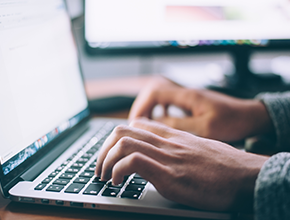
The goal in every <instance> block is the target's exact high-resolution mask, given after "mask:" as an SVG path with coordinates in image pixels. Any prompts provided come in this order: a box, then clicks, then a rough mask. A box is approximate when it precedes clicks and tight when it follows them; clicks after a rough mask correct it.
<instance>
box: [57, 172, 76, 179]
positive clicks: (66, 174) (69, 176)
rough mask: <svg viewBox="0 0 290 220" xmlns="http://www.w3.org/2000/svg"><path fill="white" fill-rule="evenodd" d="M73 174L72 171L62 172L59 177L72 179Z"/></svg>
mask: <svg viewBox="0 0 290 220" xmlns="http://www.w3.org/2000/svg"><path fill="white" fill-rule="evenodd" d="M74 176H75V174H73V173H63V174H61V175H60V178H62V179H72V178H73V177H74Z"/></svg>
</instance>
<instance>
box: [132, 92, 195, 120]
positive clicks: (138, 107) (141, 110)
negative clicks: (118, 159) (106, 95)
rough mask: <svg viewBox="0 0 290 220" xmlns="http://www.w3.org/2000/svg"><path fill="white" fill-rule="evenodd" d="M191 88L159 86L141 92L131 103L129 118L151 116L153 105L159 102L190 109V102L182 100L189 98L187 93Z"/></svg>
mask: <svg viewBox="0 0 290 220" xmlns="http://www.w3.org/2000/svg"><path fill="white" fill-rule="evenodd" d="M193 92H194V91H193V90H187V89H185V88H181V87H173V88H160V89H155V90H153V91H150V92H147V91H145V92H144V93H141V94H140V95H139V96H138V97H137V99H136V101H135V102H134V103H133V105H132V108H131V110H130V114H129V120H133V119H135V118H138V117H147V118H151V113H152V110H153V108H154V106H155V105H157V104H161V105H164V106H167V105H171V104H172V105H176V106H178V107H180V108H182V109H185V110H187V111H189V110H190V109H191V105H190V102H186V101H184V100H185V99H189V97H188V95H190V93H193Z"/></svg>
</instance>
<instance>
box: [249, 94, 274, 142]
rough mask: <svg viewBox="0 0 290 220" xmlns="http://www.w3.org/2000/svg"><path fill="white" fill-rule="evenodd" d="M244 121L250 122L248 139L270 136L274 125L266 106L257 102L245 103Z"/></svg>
mask: <svg viewBox="0 0 290 220" xmlns="http://www.w3.org/2000/svg"><path fill="white" fill-rule="evenodd" d="M245 112H246V114H245V115H246V116H245V117H246V119H245V120H246V121H248V122H250V123H249V124H250V126H249V134H248V137H252V136H257V135H264V134H270V133H273V132H274V125H273V122H272V120H271V118H270V115H269V113H268V111H267V109H266V106H265V105H264V104H263V103H262V102H261V101H259V100H247V101H245Z"/></svg>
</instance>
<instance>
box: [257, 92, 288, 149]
mask: <svg viewBox="0 0 290 220" xmlns="http://www.w3.org/2000/svg"><path fill="white" fill-rule="evenodd" d="M256 98H257V99H259V100H261V101H262V102H263V103H264V104H265V106H266V108H267V110H268V112H269V115H270V117H271V119H272V121H273V124H274V127H275V131H276V140H277V142H276V146H275V147H276V151H277V152H279V151H283V150H287V151H289V150H290V92H284V93H263V94H260V95H258V96H257V97H256Z"/></svg>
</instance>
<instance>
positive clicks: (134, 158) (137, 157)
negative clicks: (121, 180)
mask: <svg viewBox="0 0 290 220" xmlns="http://www.w3.org/2000/svg"><path fill="white" fill-rule="evenodd" d="M142 159H143V157H142V154H141V153H139V152H134V153H132V154H131V156H130V166H132V167H138V166H139V165H140V164H141V162H142Z"/></svg>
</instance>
